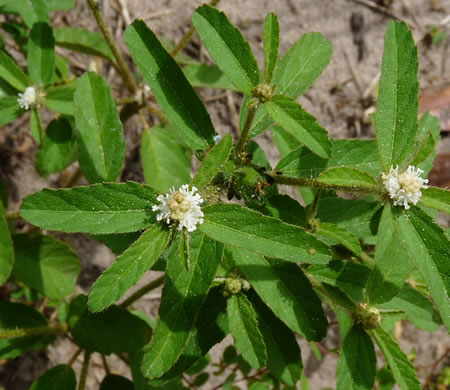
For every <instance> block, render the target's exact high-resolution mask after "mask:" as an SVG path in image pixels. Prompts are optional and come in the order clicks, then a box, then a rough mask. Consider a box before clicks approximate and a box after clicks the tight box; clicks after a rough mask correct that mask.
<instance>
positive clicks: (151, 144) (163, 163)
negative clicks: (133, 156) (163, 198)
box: [141, 127, 191, 193]
mask: <svg viewBox="0 0 450 390" xmlns="http://www.w3.org/2000/svg"><path fill="white" fill-rule="evenodd" d="M172 131H173V129H171V128H167V127H165V128H163V127H153V128H151V129H146V130H144V132H143V133H142V144H141V159H142V167H143V168H144V177H145V181H146V183H147V184H148V185H150V186H151V187H153V188H154V189H156V190H158V191H160V192H162V193H165V192H168V191H169V189H170V188H171V187H175V188H178V187H181V185H183V184H186V183H189V181H190V179H191V175H190V173H191V167H190V158H189V154H188V151H187V150H186V148H185V147H184V146H183V145H181V144H180V142H179V141H178V139H177V138H176V137H175V136H174V135H173V134H172Z"/></svg>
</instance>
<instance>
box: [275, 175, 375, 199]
mask: <svg viewBox="0 0 450 390" xmlns="http://www.w3.org/2000/svg"><path fill="white" fill-rule="evenodd" d="M269 176H270V177H272V178H273V179H274V180H275V183H277V184H285V185H288V186H300V187H311V188H319V189H322V190H334V191H346V192H359V193H368V194H378V195H382V194H383V192H382V191H380V190H375V189H369V188H360V187H353V186H338V185H331V184H325V183H322V182H320V181H318V180H317V179H303V178H299V177H290V176H284V175H278V174H277V173H276V172H271V173H269Z"/></svg>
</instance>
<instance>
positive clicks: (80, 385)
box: [78, 350, 91, 390]
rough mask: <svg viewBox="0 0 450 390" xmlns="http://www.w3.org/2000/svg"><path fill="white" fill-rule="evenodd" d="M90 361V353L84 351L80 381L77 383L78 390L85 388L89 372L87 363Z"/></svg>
mask: <svg viewBox="0 0 450 390" xmlns="http://www.w3.org/2000/svg"><path fill="white" fill-rule="evenodd" d="M90 361H91V353H90V352H89V351H87V350H86V351H84V360H83V366H82V367H81V373H80V381H79V383H78V390H84V389H85V388H86V379H87V376H88V372H89V362H90Z"/></svg>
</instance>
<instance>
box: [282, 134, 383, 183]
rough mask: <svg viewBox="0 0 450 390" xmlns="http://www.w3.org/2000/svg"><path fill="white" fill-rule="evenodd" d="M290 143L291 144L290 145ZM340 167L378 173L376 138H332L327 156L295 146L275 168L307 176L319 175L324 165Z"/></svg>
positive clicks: (303, 176) (372, 173) (326, 166)
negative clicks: (330, 149) (326, 158)
mask: <svg viewBox="0 0 450 390" xmlns="http://www.w3.org/2000/svg"><path fill="white" fill-rule="evenodd" d="M276 130H277V131H279V130H280V129H279V128H277V129H276ZM292 147H294V145H291V146H289V148H292ZM341 167H346V168H355V169H359V170H361V171H364V172H367V173H368V174H370V175H372V176H375V177H378V176H379V175H380V172H381V165H380V162H379V161H378V154H377V147H376V141H375V140H359V139H351V140H334V141H333V148H332V152H331V156H330V159H329V160H325V159H322V158H320V157H318V156H317V155H315V154H313V153H311V152H310V151H309V150H307V149H306V148H304V147H301V148H296V149H295V150H293V151H292V152H291V153H288V154H287V155H286V156H285V157H284V158H283V159H282V160H281V161H280V162H279V163H278V165H277V168H276V169H277V170H278V171H281V172H283V174H285V175H287V176H292V177H299V178H305V179H307V178H312V177H317V176H319V175H320V174H321V173H322V172H323V171H325V170H326V169H330V168H341Z"/></svg>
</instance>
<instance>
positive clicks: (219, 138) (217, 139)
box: [214, 134, 222, 144]
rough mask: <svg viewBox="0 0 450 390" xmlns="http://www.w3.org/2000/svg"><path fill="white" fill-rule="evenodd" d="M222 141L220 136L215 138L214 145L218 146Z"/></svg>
mask: <svg viewBox="0 0 450 390" xmlns="http://www.w3.org/2000/svg"><path fill="white" fill-rule="evenodd" d="M221 140H222V137H221V136H220V135H219V134H217V135H215V136H214V143H215V144H218V143H219V142H220V141H221Z"/></svg>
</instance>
